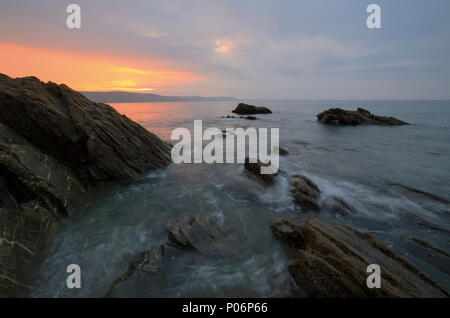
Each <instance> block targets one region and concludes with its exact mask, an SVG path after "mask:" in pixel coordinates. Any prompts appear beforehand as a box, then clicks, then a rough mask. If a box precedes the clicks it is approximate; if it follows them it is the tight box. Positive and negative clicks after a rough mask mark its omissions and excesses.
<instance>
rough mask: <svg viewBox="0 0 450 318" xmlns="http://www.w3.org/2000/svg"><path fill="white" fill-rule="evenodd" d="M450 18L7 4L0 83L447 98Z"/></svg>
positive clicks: (0, 11) (436, 2)
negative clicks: (18, 80)
mask: <svg viewBox="0 0 450 318" xmlns="http://www.w3.org/2000/svg"><path fill="white" fill-rule="evenodd" d="M71 3H76V4H78V5H79V6H80V7H81V28H80V29H69V28H67V26H66V20H67V17H68V16H69V14H68V13H66V8H67V6H68V5H69V4H71ZM371 3H376V4H378V5H379V6H380V7H381V29H369V28H367V26H366V19H367V17H368V16H369V13H366V8H367V6H368V5H369V4H371ZM449 14H450V1H448V0H432V1H425V0H422V1H419V0H396V1H392V0H371V1H364V0H346V1H342V0H308V1H306V0H304V1H302V0H271V1H269V0H221V1H219V0H205V1H195V0H189V1H188V0H157V1H156V0H128V1H121V0H70V1H64V0H53V1H51V0H39V1H29V0H28V1H25V0H1V1H0V73H4V74H7V75H9V76H11V77H22V76H30V75H33V76H37V77H39V78H40V79H41V80H43V81H49V80H51V81H53V82H57V83H65V84H67V85H69V86H70V87H72V88H73V89H76V90H82V91H109V90H123V91H133V92H152V93H156V94H162V95H200V96H233V97H237V98H249V99H450V19H449V18H448V16H449Z"/></svg>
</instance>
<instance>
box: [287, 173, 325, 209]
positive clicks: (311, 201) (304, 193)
mask: <svg viewBox="0 0 450 318" xmlns="http://www.w3.org/2000/svg"><path fill="white" fill-rule="evenodd" d="M292 185H293V187H292V189H291V193H292V196H293V198H294V201H295V202H296V203H297V204H298V205H300V206H301V207H302V208H305V209H308V210H314V211H319V210H320V205H319V203H318V202H317V200H318V199H319V196H320V189H319V187H318V186H317V185H316V184H315V183H314V182H312V181H311V180H310V179H309V178H307V177H305V176H303V175H299V174H297V175H295V176H294V179H293V182H292Z"/></svg>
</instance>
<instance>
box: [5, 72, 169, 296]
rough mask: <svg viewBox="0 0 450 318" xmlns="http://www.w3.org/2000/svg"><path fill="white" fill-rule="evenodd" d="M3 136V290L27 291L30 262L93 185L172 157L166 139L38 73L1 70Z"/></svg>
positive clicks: (10, 292)
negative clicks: (26, 269)
mask: <svg viewBox="0 0 450 318" xmlns="http://www.w3.org/2000/svg"><path fill="white" fill-rule="evenodd" d="M0 136H1V137H0V295H7V296H15V295H17V294H20V293H21V292H23V291H25V290H26V288H27V287H28V283H27V282H25V281H24V280H25V278H24V276H23V272H24V267H25V264H26V263H29V260H30V258H32V257H33V256H34V255H35V254H36V250H37V249H38V247H39V245H40V244H41V243H42V242H43V240H45V238H46V237H47V234H48V230H49V229H50V227H51V226H52V224H53V221H54V220H58V219H60V218H63V217H66V216H70V215H73V214H75V213H76V211H77V207H78V206H79V204H80V203H82V200H83V195H84V194H85V193H86V192H88V191H89V190H90V189H91V187H92V186H94V185H95V184H96V183H98V182H100V181H108V180H119V179H125V178H133V177H136V176H138V175H139V174H141V173H143V172H146V171H149V170H152V169H156V168H159V167H163V166H165V165H167V164H168V163H169V162H170V147H169V145H168V144H167V143H165V142H163V141H162V140H160V139H159V138H158V137H157V136H155V135H154V134H152V133H150V132H148V131H147V130H146V129H144V128H143V127H141V126H139V125H138V124H136V123H135V122H133V121H131V120H130V119H128V118H127V117H126V116H124V115H120V114H119V113H118V112H117V111H115V110H114V109H113V108H112V107H110V106H108V105H105V104H99V103H94V102H91V101H90V100H88V99H87V98H86V97H84V96H83V95H81V94H79V93H77V92H75V91H73V90H71V89H70V88H69V87H67V86H66V85H57V84H55V83H52V82H49V83H46V84H45V83H43V82H41V81H39V80H38V79H37V78H35V77H26V78H18V79H11V78H9V77H8V76H6V75H1V74H0ZM16 292H17V294H16Z"/></svg>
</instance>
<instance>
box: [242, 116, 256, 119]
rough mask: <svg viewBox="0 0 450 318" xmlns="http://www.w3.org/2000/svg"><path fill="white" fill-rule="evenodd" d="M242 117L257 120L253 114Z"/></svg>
mask: <svg viewBox="0 0 450 318" xmlns="http://www.w3.org/2000/svg"><path fill="white" fill-rule="evenodd" d="M244 119H247V120H257V119H258V118H256V117H255V116H247V117H244Z"/></svg>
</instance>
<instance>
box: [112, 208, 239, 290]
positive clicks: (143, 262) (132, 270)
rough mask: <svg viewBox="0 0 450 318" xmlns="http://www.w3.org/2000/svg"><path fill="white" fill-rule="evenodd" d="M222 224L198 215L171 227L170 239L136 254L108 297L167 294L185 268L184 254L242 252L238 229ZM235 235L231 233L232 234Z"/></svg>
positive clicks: (194, 256)
mask: <svg viewBox="0 0 450 318" xmlns="http://www.w3.org/2000/svg"><path fill="white" fill-rule="evenodd" d="M224 232H229V229H226V228H223V227H222V226H220V225H219V224H218V223H217V220H215V219H214V218H212V219H210V218H206V219H205V218H201V217H199V216H195V217H192V218H190V219H189V221H188V222H183V223H181V224H178V225H176V226H175V227H173V228H172V229H170V230H169V231H168V238H167V242H165V243H163V244H161V245H160V246H159V247H156V248H153V249H151V250H149V251H145V252H142V253H140V254H139V255H137V256H136V257H135V258H134V259H133V260H132V261H131V263H130V264H129V267H128V270H127V271H126V272H125V273H124V274H123V275H122V276H120V277H119V278H118V279H116V280H115V281H114V283H113V284H112V286H111V288H110V290H109V292H108V293H107V294H106V297H124V295H125V297H130V296H131V297H168V294H167V286H168V285H170V284H171V283H173V278H172V276H176V275H177V273H179V272H180V271H185V270H186V265H185V264H183V258H184V259H185V260H186V258H191V259H197V258H200V257H204V258H217V257H222V256H232V255H235V254H236V253H239V248H238V247H237V246H238V244H239V243H238V238H237V237H236V235H235V234H236V233H235V229H234V230H233V232H230V233H229V234H228V235H227V234H226V233H224ZM231 236H232V237H231Z"/></svg>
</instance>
